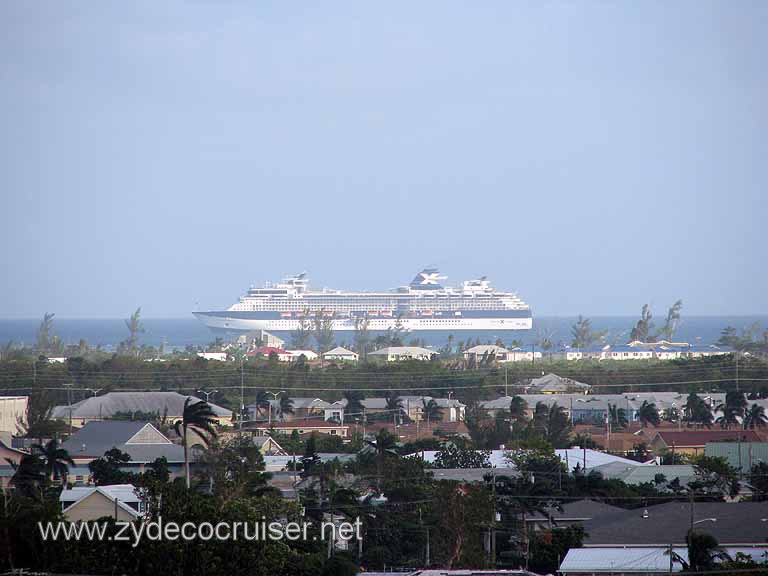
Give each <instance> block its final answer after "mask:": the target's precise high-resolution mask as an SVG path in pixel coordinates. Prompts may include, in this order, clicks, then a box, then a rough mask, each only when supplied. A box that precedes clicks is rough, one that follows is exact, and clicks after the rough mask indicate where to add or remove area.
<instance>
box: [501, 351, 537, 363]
mask: <svg viewBox="0 0 768 576" xmlns="http://www.w3.org/2000/svg"><path fill="white" fill-rule="evenodd" d="M536 360H541V352H540V351H539V350H523V349H522V348H512V349H510V350H509V351H508V352H507V362H535V361H536Z"/></svg>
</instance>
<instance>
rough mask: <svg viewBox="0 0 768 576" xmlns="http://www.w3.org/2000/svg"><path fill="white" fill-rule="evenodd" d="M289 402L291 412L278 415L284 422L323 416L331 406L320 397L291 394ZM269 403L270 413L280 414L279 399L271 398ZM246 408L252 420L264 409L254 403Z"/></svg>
mask: <svg viewBox="0 0 768 576" xmlns="http://www.w3.org/2000/svg"><path fill="white" fill-rule="evenodd" d="M290 402H291V407H292V410H293V413H292V414H291V413H285V414H282V415H280V419H281V420H284V421H286V422H290V421H291V420H296V419H304V418H317V417H320V416H323V417H324V418H325V414H326V411H328V410H329V409H330V408H331V403H330V402H327V401H325V400H323V399H321V398H311V397H299V396H291V397H290ZM269 403H270V405H271V406H272V414H273V415H275V414H280V400H275V399H272V400H270V401H269ZM246 408H247V409H248V411H249V412H250V413H251V419H253V420H256V419H258V417H259V416H260V415H262V412H263V411H264V410H265V407H263V406H257V405H256V404H250V405H248V406H247V407H246ZM262 417H263V415H262ZM326 419H327V418H326Z"/></svg>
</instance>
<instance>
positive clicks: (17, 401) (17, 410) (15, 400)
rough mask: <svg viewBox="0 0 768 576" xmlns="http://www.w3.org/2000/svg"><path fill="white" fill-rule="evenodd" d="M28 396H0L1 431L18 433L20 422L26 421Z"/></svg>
mask: <svg viewBox="0 0 768 576" xmlns="http://www.w3.org/2000/svg"><path fill="white" fill-rule="evenodd" d="M28 401H29V397H27V396H0V432H10V433H12V434H16V431H17V430H18V427H19V422H21V423H22V424H23V423H24V422H26V418H27V403H28Z"/></svg>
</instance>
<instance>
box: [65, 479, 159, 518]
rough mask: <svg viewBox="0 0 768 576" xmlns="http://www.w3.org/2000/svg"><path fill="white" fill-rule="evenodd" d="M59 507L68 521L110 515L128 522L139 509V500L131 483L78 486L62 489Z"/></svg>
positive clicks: (141, 507) (136, 516) (140, 510)
mask: <svg viewBox="0 0 768 576" xmlns="http://www.w3.org/2000/svg"><path fill="white" fill-rule="evenodd" d="M59 501H60V502H61V510H62V512H63V513H64V517H65V518H66V519H67V520H69V521H70V522H78V521H83V522H88V521H90V520H97V519H99V518H104V517H110V518H114V519H115V520H118V521H122V522H132V521H133V520H135V519H136V518H138V517H140V516H141V515H142V513H143V511H144V510H143V508H144V507H143V503H142V502H141V499H140V498H139V496H138V494H137V493H136V488H135V487H134V486H133V485H132V484H114V485H112V486H82V487H75V488H71V489H69V490H62V491H61V495H60V496H59Z"/></svg>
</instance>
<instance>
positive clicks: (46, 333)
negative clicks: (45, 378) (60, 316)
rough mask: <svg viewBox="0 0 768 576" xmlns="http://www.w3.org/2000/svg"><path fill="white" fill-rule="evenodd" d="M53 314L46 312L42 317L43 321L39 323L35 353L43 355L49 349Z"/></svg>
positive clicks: (51, 337)
mask: <svg viewBox="0 0 768 576" xmlns="http://www.w3.org/2000/svg"><path fill="white" fill-rule="evenodd" d="M54 316H55V314H53V313H52V312H46V313H45V314H44V315H43V320H42V322H40V326H39V327H38V329H37V352H38V353H44V352H48V351H49V350H50V349H51V343H52V340H53V338H54V335H53V317H54Z"/></svg>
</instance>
